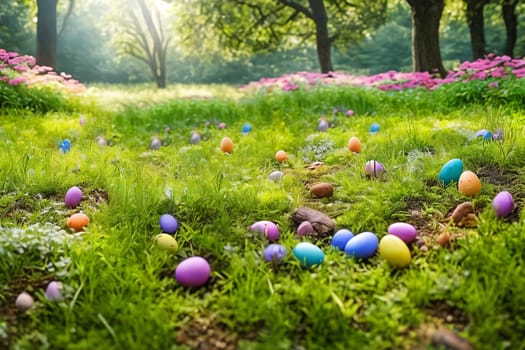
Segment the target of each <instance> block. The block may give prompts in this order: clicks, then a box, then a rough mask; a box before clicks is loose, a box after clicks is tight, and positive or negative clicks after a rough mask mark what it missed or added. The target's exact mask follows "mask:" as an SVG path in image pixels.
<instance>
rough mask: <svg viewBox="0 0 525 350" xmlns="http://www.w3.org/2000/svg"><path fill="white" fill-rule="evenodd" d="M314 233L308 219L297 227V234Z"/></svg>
mask: <svg viewBox="0 0 525 350" xmlns="http://www.w3.org/2000/svg"><path fill="white" fill-rule="evenodd" d="M312 235H315V230H314V228H313V226H312V224H311V223H310V221H303V222H301V224H300V225H299V227H297V236H312Z"/></svg>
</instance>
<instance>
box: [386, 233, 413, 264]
mask: <svg viewBox="0 0 525 350" xmlns="http://www.w3.org/2000/svg"><path fill="white" fill-rule="evenodd" d="M379 256H381V257H382V258H383V259H385V260H386V261H388V263H389V264H390V265H392V266H395V267H405V266H407V265H408V264H410V260H411V259H412V258H411V256H410V251H409V250H408V247H407V245H406V243H405V242H404V241H403V240H402V239H401V238H399V237H397V236H394V235H386V236H384V237H383V238H381V241H380V242H379Z"/></svg>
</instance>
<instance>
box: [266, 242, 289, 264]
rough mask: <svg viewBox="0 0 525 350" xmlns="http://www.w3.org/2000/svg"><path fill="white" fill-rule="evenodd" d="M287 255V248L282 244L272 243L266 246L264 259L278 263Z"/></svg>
mask: <svg viewBox="0 0 525 350" xmlns="http://www.w3.org/2000/svg"><path fill="white" fill-rule="evenodd" d="M285 255H286V248H285V247H283V246H282V245H280V244H277V243H272V244H270V245H269V246H267V247H266V248H264V260H265V261H275V262H276V263H278V262H279V261H281V259H282V258H284V256H285Z"/></svg>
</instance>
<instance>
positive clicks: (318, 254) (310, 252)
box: [293, 242, 324, 267]
mask: <svg viewBox="0 0 525 350" xmlns="http://www.w3.org/2000/svg"><path fill="white" fill-rule="evenodd" d="M293 255H295V257H296V258H297V260H299V262H300V263H301V266H305V267H310V266H313V265H320V264H322V263H323V261H324V253H323V251H322V250H321V249H320V248H319V247H318V246H316V245H314V244H312V243H309V242H301V243H298V244H297V245H296V246H295V248H294V249H293Z"/></svg>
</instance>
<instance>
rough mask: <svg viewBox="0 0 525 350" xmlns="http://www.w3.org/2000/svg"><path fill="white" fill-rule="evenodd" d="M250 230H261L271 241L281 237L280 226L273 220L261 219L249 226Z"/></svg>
mask: <svg viewBox="0 0 525 350" xmlns="http://www.w3.org/2000/svg"><path fill="white" fill-rule="evenodd" d="M248 229H249V230H250V231H259V232H260V233H261V234H262V235H263V236H264V237H266V238H267V239H268V240H269V241H270V242H273V241H276V240H278V239H279V227H277V225H276V224H275V223H273V222H271V221H268V220H261V221H257V222H255V223H254V224H253V225H251V226H250V227H249V228H248Z"/></svg>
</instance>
